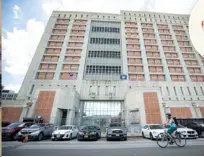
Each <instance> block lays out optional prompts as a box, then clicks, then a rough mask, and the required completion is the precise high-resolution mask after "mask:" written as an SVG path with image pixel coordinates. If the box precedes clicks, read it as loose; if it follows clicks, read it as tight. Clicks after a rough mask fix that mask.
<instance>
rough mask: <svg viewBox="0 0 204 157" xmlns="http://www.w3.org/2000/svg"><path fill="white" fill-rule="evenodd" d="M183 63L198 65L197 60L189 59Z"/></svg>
mask: <svg viewBox="0 0 204 157" xmlns="http://www.w3.org/2000/svg"><path fill="white" fill-rule="evenodd" d="M185 63H186V65H198V62H197V61H191V60H186V61H185Z"/></svg>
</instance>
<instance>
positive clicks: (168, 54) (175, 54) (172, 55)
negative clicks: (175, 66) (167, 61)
mask: <svg viewBox="0 0 204 157" xmlns="http://www.w3.org/2000/svg"><path fill="white" fill-rule="evenodd" d="M164 54H165V56H166V58H178V54H177V53H167V52H165V53H164Z"/></svg>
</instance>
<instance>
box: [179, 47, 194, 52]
mask: <svg viewBox="0 0 204 157" xmlns="http://www.w3.org/2000/svg"><path fill="white" fill-rule="evenodd" d="M180 50H181V51H182V52H192V48H191V47H180Z"/></svg>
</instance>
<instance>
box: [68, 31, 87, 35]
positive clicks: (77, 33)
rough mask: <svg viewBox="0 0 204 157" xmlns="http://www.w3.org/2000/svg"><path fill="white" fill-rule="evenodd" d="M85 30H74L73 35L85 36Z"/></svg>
mask: <svg viewBox="0 0 204 157" xmlns="http://www.w3.org/2000/svg"><path fill="white" fill-rule="evenodd" d="M85 32H86V31H84V30H72V34H71V36H78V35H81V36H83V35H84V34H85Z"/></svg>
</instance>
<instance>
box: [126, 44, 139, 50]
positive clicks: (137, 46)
mask: <svg viewBox="0 0 204 157" xmlns="http://www.w3.org/2000/svg"><path fill="white" fill-rule="evenodd" d="M127 49H135V50H140V45H139V44H127Z"/></svg>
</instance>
